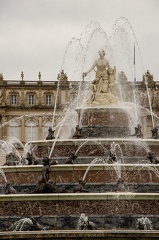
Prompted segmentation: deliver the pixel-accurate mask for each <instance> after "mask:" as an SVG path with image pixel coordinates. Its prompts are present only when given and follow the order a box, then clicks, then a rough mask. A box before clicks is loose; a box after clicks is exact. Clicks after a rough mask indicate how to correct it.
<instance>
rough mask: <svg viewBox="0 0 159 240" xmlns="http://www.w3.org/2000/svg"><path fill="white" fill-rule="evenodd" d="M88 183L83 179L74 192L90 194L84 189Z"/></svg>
mask: <svg viewBox="0 0 159 240" xmlns="http://www.w3.org/2000/svg"><path fill="white" fill-rule="evenodd" d="M85 185H86V182H84V181H83V179H80V180H79V182H78V185H77V186H76V187H74V189H73V192H88V190H86V189H84V187H85Z"/></svg>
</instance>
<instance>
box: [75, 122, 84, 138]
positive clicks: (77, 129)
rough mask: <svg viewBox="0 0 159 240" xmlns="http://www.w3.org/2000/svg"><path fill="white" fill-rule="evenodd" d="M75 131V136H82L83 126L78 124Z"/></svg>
mask: <svg viewBox="0 0 159 240" xmlns="http://www.w3.org/2000/svg"><path fill="white" fill-rule="evenodd" d="M75 129H76V130H75V133H74V135H73V138H77V139H78V138H82V135H81V131H82V128H80V127H79V125H77V126H76V128H75Z"/></svg>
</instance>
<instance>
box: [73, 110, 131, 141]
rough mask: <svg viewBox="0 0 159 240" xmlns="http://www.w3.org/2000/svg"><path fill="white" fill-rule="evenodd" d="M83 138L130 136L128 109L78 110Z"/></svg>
mask: <svg viewBox="0 0 159 240" xmlns="http://www.w3.org/2000/svg"><path fill="white" fill-rule="evenodd" d="M76 111H77V112H78V124H79V125H80V126H81V127H82V138H114V137H117V138H123V137H128V136H130V129H129V117H128V113H127V109H126V108H120V107H99V108H98V107H94V108H85V109H76Z"/></svg>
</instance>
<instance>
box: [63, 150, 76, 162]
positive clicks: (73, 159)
mask: <svg viewBox="0 0 159 240" xmlns="http://www.w3.org/2000/svg"><path fill="white" fill-rule="evenodd" d="M77 157H78V156H77V155H75V153H73V152H71V153H70V155H69V158H68V159H67V161H66V162H65V164H74V161H75V160H76V158H77Z"/></svg>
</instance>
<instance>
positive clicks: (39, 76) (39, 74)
mask: <svg viewBox="0 0 159 240" xmlns="http://www.w3.org/2000/svg"><path fill="white" fill-rule="evenodd" d="M38 78H39V80H41V72H39V73H38Z"/></svg>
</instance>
